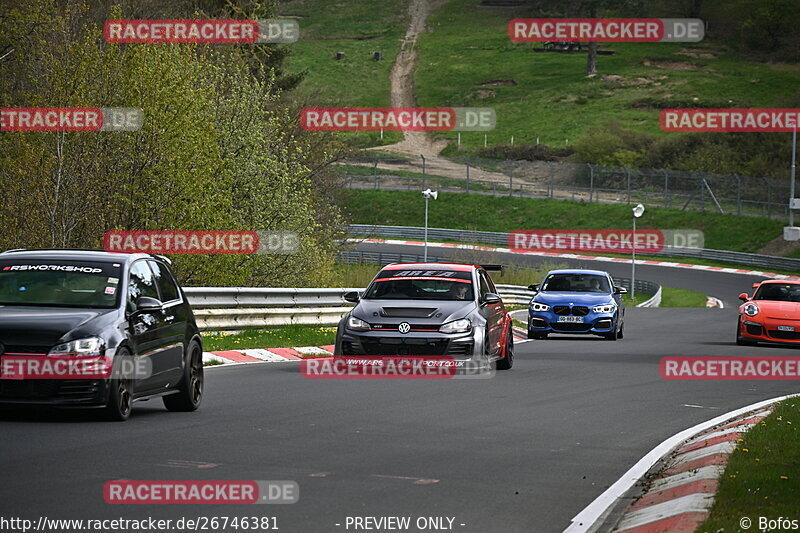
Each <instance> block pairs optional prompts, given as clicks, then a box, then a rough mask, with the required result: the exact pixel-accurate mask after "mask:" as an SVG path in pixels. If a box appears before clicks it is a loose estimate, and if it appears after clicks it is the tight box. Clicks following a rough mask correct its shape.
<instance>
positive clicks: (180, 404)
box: [164, 341, 203, 412]
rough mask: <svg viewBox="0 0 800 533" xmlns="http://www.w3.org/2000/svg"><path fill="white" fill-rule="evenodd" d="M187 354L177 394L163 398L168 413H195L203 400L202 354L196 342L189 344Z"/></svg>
mask: <svg viewBox="0 0 800 533" xmlns="http://www.w3.org/2000/svg"><path fill="white" fill-rule="evenodd" d="M187 352H188V354H189V355H188V356H187V358H186V366H185V368H184V374H183V379H182V380H181V383H180V385H179V386H178V393H177V394H170V395H169V396H164V407H166V408H167V409H168V410H169V411H178V412H188V411H195V410H197V408H198V407H200V402H201V401H202V400H203V353H202V352H201V350H200V345H199V344H198V343H197V341H192V342H191V343H189V349H188V350H187Z"/></svg>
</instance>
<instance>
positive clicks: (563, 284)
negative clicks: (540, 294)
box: [542, 274, 611, 293]
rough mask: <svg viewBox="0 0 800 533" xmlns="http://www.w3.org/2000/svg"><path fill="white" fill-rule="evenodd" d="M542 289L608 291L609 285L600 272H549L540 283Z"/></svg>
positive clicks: (554, 290)
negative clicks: (542, 282)
mask: <svg viewBox="0 0 800 533" xmlns="http://www.w3.org/2000/svg"><path fill="white" fill-rule="evenodd" d="M542 291H549V292H598V293H610V292H611V285H610V284H609V282H608V278H607V277H606V276H603V275H600V274H550V275H549V276H547V278H545V280H544V284H542Z"/></svg>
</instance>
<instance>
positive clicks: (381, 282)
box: [364, 270, 475, 301]
mask: <svg viewBox="0 0 800 533" xmlns="http://www.w3.org/2000/svg"><path fill="white" fill-rule="evenodd" d="M364 298H365V299H368V300H369V299H376V300H377V299H385V300H456V301H458V300H461V301H468V300H473V299H474V298H475V296H474V293H473V290H472V273H471V272H459V271H455V270H382V271H381V272H380V273H379V274H378V275H377V276H376V278H375V280H374V281H373V282H372V284H371V285H370V286H369V288H368V289H367V291H366V293H365V294H364Z"/></svg>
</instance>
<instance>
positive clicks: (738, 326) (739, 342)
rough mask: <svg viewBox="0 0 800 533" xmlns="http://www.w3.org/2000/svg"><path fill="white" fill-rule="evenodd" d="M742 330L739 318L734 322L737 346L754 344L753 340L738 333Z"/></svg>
mask: <svg viewBox="0 0 800 533" xmlns="http://www.w3.org/2000/svg"><path fill="white" fill-rule="evenodd" d="M741 331H742V321H741V319H740V320H739V321H738V322H737V323H736V344H737V345H739V346H755V344H756V343H755V341H751V340H747V339H745V338H744V337H742V334H741V333H740V332H741Z"/></svg>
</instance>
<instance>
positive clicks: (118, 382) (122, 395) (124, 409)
mask: <svg viewBox="0 0 800 533" xmlns="http://www.w3.org/2000/svg"><path fill="white" fill-rule="evenodd" d="M129 355H130V353H129V352H128V351H127V350H126V349H124V348H120V350H119V351H118V352H117V357H127V356H129ZM109 388H110V389H111V390H110V392H109V395H108V403H107V404H106V407H105V415H106V417H107V418H108V419H109V420H113V421H115V422H124V421H126V420H127V419H128V417H129V416H131V411H132V410H133V383H132V382H131V380H129V379H116V378H115V379H111V380H110V381H109Z"/></svg>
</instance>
